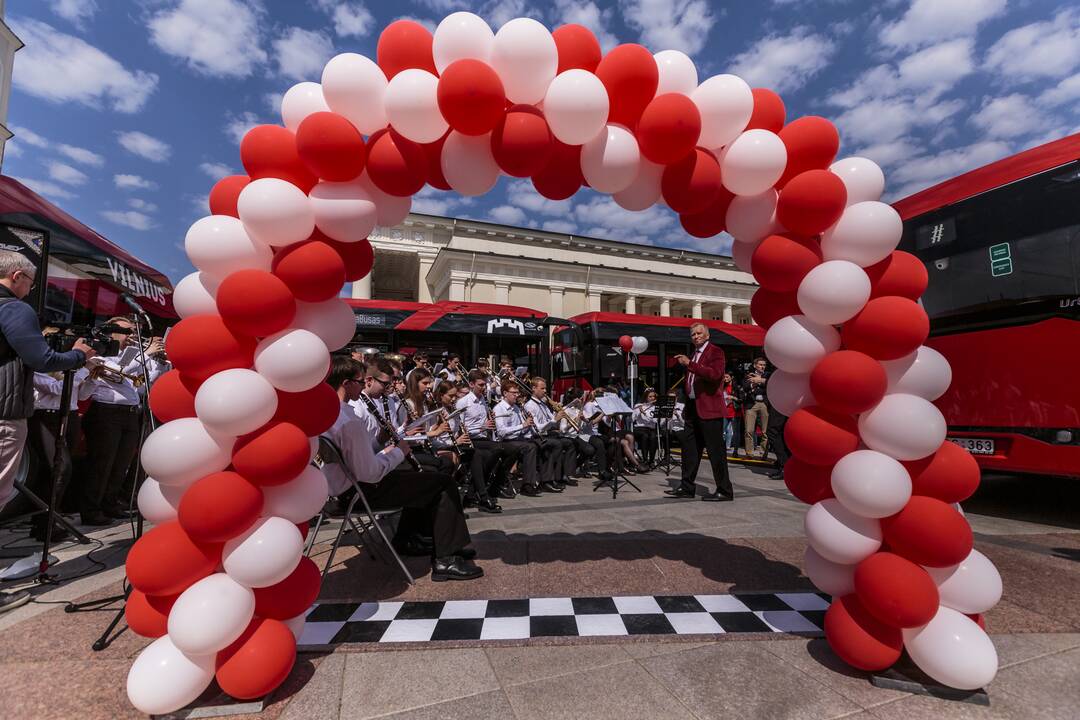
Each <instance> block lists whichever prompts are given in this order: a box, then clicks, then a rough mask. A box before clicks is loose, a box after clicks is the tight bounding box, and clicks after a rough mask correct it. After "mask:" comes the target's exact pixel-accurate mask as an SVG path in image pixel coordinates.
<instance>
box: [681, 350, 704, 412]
mask: <svg viewBox="0 0 1080 720" xmlns="http://www.w3.org/2000/svg"><path fill="white" fill-rule="evenodd" d="M707 344H708V343H702V344H701V347H699V348H698V349H696V350H695V351H694V355H693V357H691V358H690V362H698V361H699V360H701V355H702V353H704V352H705V346H706V345H707ZM696 377H697V375H695V374H694V373H693V372H692V371H691V370H690V367H689V366H687V368H686V387H687V391H686V394H687V395H689V396H690V399H691V400H693V399H694V398H695V395H694V379H695V378H696Z"/></svg>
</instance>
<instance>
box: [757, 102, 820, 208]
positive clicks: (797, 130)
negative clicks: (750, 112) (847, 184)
mask: <svg viewBox="0 0 1080 720" xmlns="http://www.w3.org/2000/svg"><path fill="white" fill-rule="evenodd" d="M755 100H756V98H755ZM777 135H779V136H780V139H781V140H783V141H784V147H786V148H787V156H788V159H787V167H785V168H784V174H783V175H781V176H780V179H779V180H778V181H777V183H776V187H778V188H780V187H783V186H784V185H786V184H787V182H788V181H789V180H791V179H792V178H793V177H795V176H796V175H799V174H800V173H804V172H806V171H807V170H824V169H825V168H827V167H829V165H831V164H832V161H833V160H835V159H836V153H837V151H838V150H839V149H840V133H838V132H837V131H836V126H834V125H833V124H832V123H831V122H829V121H828V120H826V119H825V118H823V117H817V116H816V115H808V116H806V117H801V118H798V119H797V120H792V121H791V122H790V123H788V124H787V125H786V126H785V127H784V128H783V129H782V130H780V132H778V133H777Z"/></svg>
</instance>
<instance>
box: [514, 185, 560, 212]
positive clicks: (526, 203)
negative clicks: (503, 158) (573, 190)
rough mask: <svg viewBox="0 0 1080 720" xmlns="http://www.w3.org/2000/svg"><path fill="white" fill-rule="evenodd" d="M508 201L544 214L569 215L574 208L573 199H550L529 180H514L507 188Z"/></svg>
mask: <svg viewBox="0 0 1080 720" xmlns="http://www.w3.org/2000/svg"><path fill="white" fill-rule="evenodd" d="M506 201H507V202H508V203H510V204H511V205H515V206H517V207H520V208H524V209H526V210H529V211H531V212H534V213H540V214H542V215H567V214H569V213H570V212H571V211H572V210H573V201H572V200H569V199H568V200H549V199H547V198H546V197H544V196H543V195H541V194H540V193H538V192H536V188H534V187H533V184H532V183H531V182H529V181H528V180H513V181H511V182H510V184H509V185H508V186H507V188H506Z"/></svg>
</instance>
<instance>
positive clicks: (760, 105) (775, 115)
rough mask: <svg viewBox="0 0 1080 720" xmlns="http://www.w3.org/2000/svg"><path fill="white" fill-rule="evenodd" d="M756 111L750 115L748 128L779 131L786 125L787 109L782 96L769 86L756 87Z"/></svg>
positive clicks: (754, 91) (754, 92)
mask: <svg viewBox="0 0 1080 720" xmlns="http://www.w3.org/2000/svg"><path fill="white" fill-rule="evenodd" d="M751 92H752V93H753V95H754V112H753V113H752V114H751V115H750V122H748V123H747V124H746V129H747V130H757V129H760V130H768V131H769V132H774V133H778V132H780V130H781V129H783V127H784V118H785V117H787V109H786V108H785V107H784V101H783V100H781V99H780V96H779V95H777V94H776V93H774V92H773V91H772V90H769V89H768V88H754V89H753V90H752V91H751Z"/></svg>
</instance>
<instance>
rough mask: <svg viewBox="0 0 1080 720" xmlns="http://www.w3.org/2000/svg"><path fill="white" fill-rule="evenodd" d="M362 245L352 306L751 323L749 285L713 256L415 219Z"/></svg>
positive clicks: (378, 233) (465, 222) (438, 219)
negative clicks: (361, 302) (361, 269)
mask: <svg viewBox="0 0 1080 720" xmlns="http://www.w3.org/2000/svg"><path fill="white" fill-rule="evenodd" d="M370 239H371V244H372V246H373V247H374V249H375V269H374V271H373V272H372V273H371V274H369V275H368V277H367V278H365V279H364V280H362V281H361V282H357V283H353V288H352V291H353V292H352V295H353V297H354V298H363V299H368V298H374V299H385V300H412V301H416V302H435V301H438V300H458V301H465V302H482V303H499V304H504V305H520V306H524V307H528V308H533V309H535V310H542V311H544V312H546V313H548V314H549V315H554V316H556V317H572V316H574V315H578V314H580V313H584V312H590V311H605V312H625V313H636V314H641V315H661V316H665V317H668V316H674V317H694V318H707V319H715V320H723V321H726V322H733V323H749V322H752V321H751V319H750V311H749V305H750V297H751V295H753V292H754V288H755V287H756V285H755V283H754V280H753V278H752V277H751V276H750V275H749V274H747V273H744V272H742V271H740V270H739V269H738V268H736V267H735V264H734V263H733V262H732V260H731V258H729V257H725V256H722V255H712V254H709V253H702V252H693V251H690V250H672V249H669V248H662V247H657V246H653V245H639V244H636V243H627V242H619V241H617V240H605V239H600V238H591V237H583V236H580V235H566V234H562V233H554V232H547V231H544V230H535V229H531V228H520V227H513V226H510V225H498V224H493V223H486V222H480V221H476V220H458V219H454V218H446V217H439V216H436V215H421V214H418V213H411V214H410V215H409V216H408V217H407V218H406V219H405V222H403V223H402V224H401V225H398V226H396V227H390V228H383V227H379V228H376V229H375V232H373V233H372V234H371V237H370Z"/></svg>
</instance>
